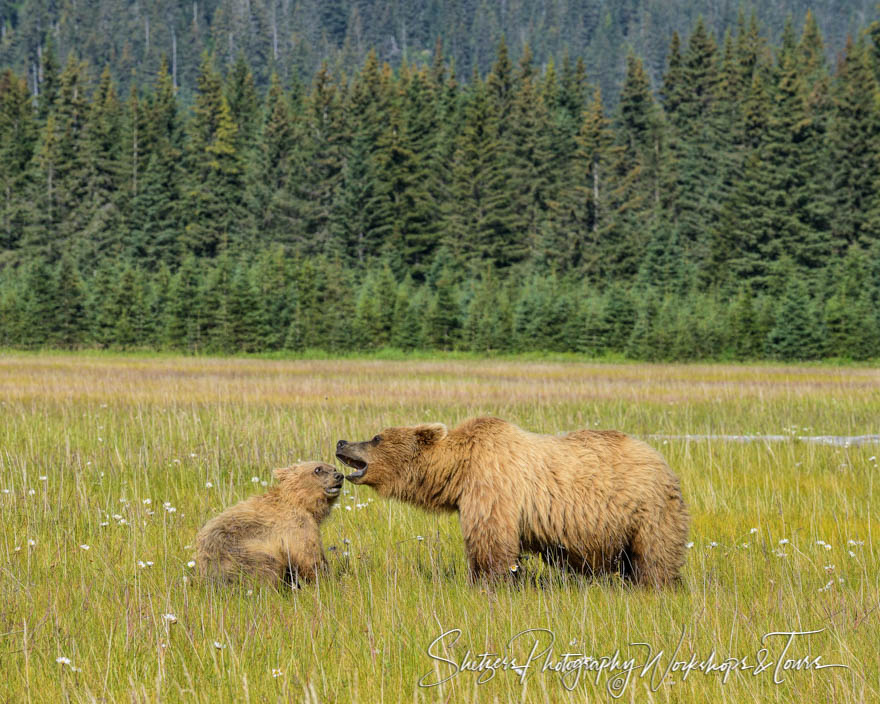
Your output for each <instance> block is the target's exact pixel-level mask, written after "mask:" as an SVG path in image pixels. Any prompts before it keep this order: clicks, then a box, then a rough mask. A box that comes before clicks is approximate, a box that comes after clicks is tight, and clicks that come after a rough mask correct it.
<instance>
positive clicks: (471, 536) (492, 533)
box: [458, 492, 520, 581]
mask: <svg viewBox="0 0 880 704" xmlns="http://www.w3.org/2000/svg"><path fill="white" fill-rule="evenodd" d="M480 494H482V496H480ZM481 499H482V500H481ZM458 511H459V521H460V523H461V533H462V536H463V537H464V546H465V552H466V553H467V558H468V567H469V568H470V579H471V581H479V580H481V579H498V578H512V577H515V576H516V575H517V574H518V570H519V563H518V560H519V552H520V551H519V543H520V540H519V527H518V525H517V521H516V517H515V515H513V511H511V510H510V509H509V508H508V507H505V506H504V505H503V504H502V503H500V502H499V501H498V497H494V496H492V495H491V492H478V493H475V494H474V495H472V496H470V497H466V498H464V499H463V500H462V501H461V502H460V503H459V507H458Z"/></svg>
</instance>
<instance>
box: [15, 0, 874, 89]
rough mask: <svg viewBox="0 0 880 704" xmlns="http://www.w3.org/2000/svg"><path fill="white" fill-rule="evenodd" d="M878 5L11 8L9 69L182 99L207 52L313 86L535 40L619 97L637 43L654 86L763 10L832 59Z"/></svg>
mask: <svg viewBox="0 0 880 704" xmlns="http://www.w3.org/2000/svg"><path fill="white" fill-rule="evenodd" d="M875 7H876V2H875V0H843V1H840V0H837V1H834V0H812V1H809V0H779V1H777V2H773V3H741V2H737V1H736V0H713V1H712V2H709V1H708V0H698V1H696V2H693V1H690V0H614V1H610V0H542V1H540V2H538V1H535V0H500V1H495V2H489V1H488V0H390V1H389V0H381V1H380V0H185V1H182V2H181V1H174V0H155V1H153V2H142V1H137V0H135V1H131V0H90V1H88V2H84V1H83V0H20V1H15V0H2V1H0V65H2V66H10V67H12V68H15V69H16V70H17V71H21V72H24V71H25V70H26V71H27V73H28V75H29V83H30V85H31V87H32V90H33V86H34V84H35V78H36V74H37V72H38V68H37V67H38V66H39V64H40V62H39V56H40V54H41V52H42V51H43V48H44V47H45V45H46V42H47V41H48V40H50V39H51V41H52V42H53V43H54V46H55V50H56V53H57V54H58V55H59V56H60V57H61V59H62V63H63V60H64V57H65V56H66V55H67V54H68V53H69V52H70V51H75V52H76V53H78V54H79V55H80V57H82V58H84V59H86V60H87V61H88V62H89V65H90V66H91V71H92V73H93V78H94V77H97V75H98V74H99V73H100V71H101V69H102V68H103V66H104V65H107V64H109V65H110V67H111V69H112V71H113V73H114V77H115V78H116V79H117V81H119V82H120V84H121V86H122V88H123V90H126V89H127V87H128V85H129V84H130V82H131V81H132V79H134V81H135V82H140V81H142V80H143V79H144V78H145V77H148V76H149V77H152V76H154V75H155V74H156V71H157V70H158V68H159V63H160V61H161V57H162V55H167V56H168V60H169V62H170V64H171V67H172V71H173V74H174V78H175V80H176V82H177V83H178V85H179V86H180V87H181V89H182V92H183V95H184V96H187V95H189V94H190V93H191V91H192V90H193V88H194V86H195V80H196V76H197V73H198V67H199V62H200V61H199V60H200V55H201V53H202V52H203V51H204V50H205V49H213V50H215V51H216V52H217V57H218V61H219V64H220V66H221V68H222V67H224V66H227V65H229V64H230V63H231V62H233V61H234V60H235V58H236V57H237V55H238V54H239V53H243V54H244V56H245V58H246V59H247V62H248V64H249V65H250V66H251V67H252V69H253V71H254V75H255V79H256V82H257V84H258V85H267V84H268V79H269V76H270V75H271V73H272V71H277V72H278V74H279V76H280V77H281V78H282V81H283V82H287V81H289V80H290V78H291V75H292V73H293V72H296V73H297V74H298V75H299V76H300V77H301V78H303V79H304V80H306V81H307V80H309V79H310V78H311V76H312V75H313V73H314V71H315V70H316V69H317V67H318V66H319V64H320V63H321V61H322V60H327V61H329V62H330V64H331V66H332V67H333V68H335V69H337V70H341V71H345V72H347V73H350V72H351V71H353V70H354V69H355V68H356V67H358V66H360V65H362V63H363V60H364V57H365V56H366V54H367V52H368V51H369V50H370V49H371V48H375V49H376V50H377V53H378V58H379V60H380V61H389V62H391V63H392V64H393V65H397V64H399V63H400V62H402V61H403V60H407V61H410V62H413V61H415V62H422V61H425V60H430V59H431V58H432V54H433V52H434V50H435V47H436V46H437V42H438V41H442V46H443V52H444V54H445V56H446V57H447V59H452V60H453V61H454V63H455V67H456V72H457V73H458V75H459V76H460V77H463V78H469V77H470V75H471V73H472V71H473V69H474V68H475V67H476V68H477V69H479V71H480V72H485V71H486V70H488V68H489V66H490V64H491V61H492V57H493V55H494V48H495V46H496V44H497V42H498V40H499V38H500V37H501V36H502V35H504V36H505V37H506V39H507V43H508V45H509V46H510V47H511V52H512V54H513V56H514V57H516V56H518V55H519V54H520V51H521V49H522V47H523V46H524V45H525V44H526V43H528V44H529V45H530V47H531V50H532V52H533V54H534V56H535V61H536V63H537V64H538V65H542V64H545V63H546V62H548V61H549V60H551V59H556V60H560V59H561V58H562V57H563V56H564V55H565V54H569V55H571V56H583V57H584V60H585V62H586V66H587V71H588V73H589V76H590V79H591V80H592V81H594V82H597V83H599V84H600V85H601V86H602V88H603V90H604V92H605V94H606V95H608V96H609V97H611V98H612V100H613V99H614V98H613V96H616V94H617V90H616V88H617V86H619V84H620V81H621V79H622V78H623V73H624V59H625V57H626V53H627V51H628V50H629V49H630V48H631V49H632V50H634V51H635V53H636V54H638V55H639V56H641V57H642V58H643V59H644V61H645V65H646V68H647V70H648V73H649V75H650V77H651V79H652V80H653V82H654V84H655V86H656V85H658V79H659V77H660V74H661V71H662V69H663V66H664V61H665V57H666V52H667V49H668V45H669V38H670V37H671V36H672V33H673V31H678V32H680V33H686V32H687V31H688V30H689V28H691V27H692V26H693V24H694V21H695V20H696V18H697V17H698V16H699V15H702V16H703V18H704V19H705V21H706V24H707V26H708V28H709V29H711V30H712V31H714V33H715V34H716V36H718V37H719V38H720V37H723V35H724V32H725V30H726V29H728V28H731V27H735V25H736V23H737V16H738V13H739V12H743V13H745V14H746V15H747V16H748V15H750V14H751V13H752V12H755V13H756V14H757V16H758V19H759V21H760V24H761V25H762V26H763V27H765V28H766V29H767V30H768V31H769V32H770V34H771V36H770V37H769V39H770V40H771V41H773V42H775V41H776V40H777V39H778V37H779V36H780V35H781V32H782V29H783V27H784V25H785V21H786V18H787V17H788V16H789V15H791V16H792V18H793V21H794V23H795V29H796V30H799V28H800V25H801V24H802V23H803V18H804V15H805V12H806V10H807V9H808V8H810V9H812V10H813V12H814V13H815V15H816V18H817V21H818V25H819V28H820V29H821V31H822V34H823V36H824V38H825V42H826V47H827V48H828V51H829V53H830V54H831V57H833V55H835V54H837V53H838V52H839V50H840V49H841V48H842V47H843V45H844V44H845V41H846V37H847V35H848V34H855V33H856V32H857V30H858V27H864V26H866V25H867V24H868V22H869V21H870V19H871V17H872V16H873V15H874V14H875Z"/></svg>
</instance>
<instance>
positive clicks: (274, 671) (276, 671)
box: [272, 667, 284, 679]
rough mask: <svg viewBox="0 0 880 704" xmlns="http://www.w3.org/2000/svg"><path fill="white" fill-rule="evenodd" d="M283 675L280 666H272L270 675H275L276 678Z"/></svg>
mask: <svg viewBox="0 0 880 704" xmlns="http://www.w3.org/2000/svg"><path fill="white" fill-rule="evenodd" d="M283 675H284V673H283V672H282V671H281V668H280V667H273V668H272V677H275V678H276V679H277V678H278V677H282V676H283Z"/></svg>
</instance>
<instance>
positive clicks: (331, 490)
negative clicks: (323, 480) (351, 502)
mask: <svg viewBox="0 0 880 704" xmlns="http://www.w3.org/2000/svg"><path fill="white" fill-rule="evenodd" d="M341 490H342V485H341V484H338V485H336V486H328V487H327V488H325V489H324V493H325V494H327V496H339V492H340V491H341Z"/></svg>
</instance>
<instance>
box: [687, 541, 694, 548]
mask: <svg viewBox="0 0 880 704" xmlns="http://www.w3.org/2000/svg"><path fill="white" fill-rule="evenodd" d="M693 546H694V543H693V541H691V542H689V543H688V544H687V545H685V547H686V548H687V549H688V550H690V549H691V548H692V547H693Z"/></svg>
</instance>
